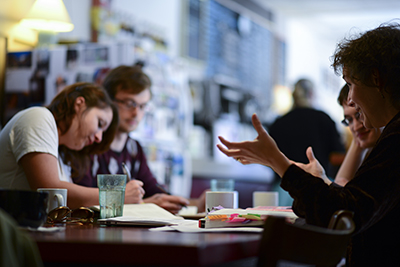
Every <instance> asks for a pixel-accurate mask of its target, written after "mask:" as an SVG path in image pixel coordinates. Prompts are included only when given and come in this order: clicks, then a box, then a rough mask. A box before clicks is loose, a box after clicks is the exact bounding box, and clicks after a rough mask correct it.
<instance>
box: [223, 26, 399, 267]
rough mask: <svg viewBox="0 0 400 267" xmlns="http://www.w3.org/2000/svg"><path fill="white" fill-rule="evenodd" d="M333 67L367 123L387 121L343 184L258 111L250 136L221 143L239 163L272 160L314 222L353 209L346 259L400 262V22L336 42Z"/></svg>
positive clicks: (297, 205)
mask: <svg viewBox="0 0 400 267" xmlns="http://www.w3.org/2000/svg"><path fill="white" fill-rule="evenodd" d="M332 66H333V67H334V70H335V72H336V73H338V74H339V73H340V74H342V75H343V79H344V80H345V81H346V83H347V84H348V86H349V95H348V100H347V104H348V105H349V106H351V107H354V108H355V109H356V111H357V112H359V113H360V120H361V121H362V122H363V125H364V127H365V128H367V129H372V128H381V127H384V129H383V131H382V133H381V136H380V138H379V139H378V141H377V142H376V145H375V146H374V147H373V149H372V150H371V152H370V153H369V155H368V156H367V157H366V158H365V160H364V161H363V162H362V164H361V166H360V168H359V169H358V170H357V172H356V174H355V175H354V177H353V179H351V180H350V181H349V182H348V183H347V184H346V185H345V186H344V187H342V186H338V185H337V184H336V183H332V182H331V181H330V180H329V179H324V178H323V177H319V176H316V175H313V174H311V173H309V172H306V171H304V170H303V169H301V168H300V167H299V166H296V164H294V163H293V162H291V161H290V160H289V159H288V158H287V157H286V156H285V155H284V154H283V153H282V152H281V151H280V150H279V149H278V147H277V145H276V143H275V142H274V140H273V139H272V138H271V137H270V136H269V135H268V133H267V132H266V131H265V129H264V128H263V127H262V124H261V122H260V121H259V119H258V117H257V115H255V114H254V115H253V117H252V121H253V126H254V128H255V129H256V131H257V133H258V136H257V138H256V139H255V140H252V141H243V142H229V141H228V140H226V139H224V138H223V137H220V141H221V142H222V144H218V145H217V146H218V148H219V149H220V150H221V152H223V153H224V154H226V155H227V156H229V157H232V158H234V159H237V160H238V161H240V162H241V163H242V164H251V163H258V164H263V165H266V166H269V167H271V168H272V169H273V170H274V171H275V172H276V173H278V174H279V176H280V177H282V180H281V187H282V188H283V189H285V190H287V191H288V192H289V193H290V194H291V196H292V197H293V198H294V202H293V206H292V207H293V210H294V212H295V213H296V214H297V215H298V216H299V217H303V218H305V220H306V222H307V223H309V224H314V225H319V226H325V227H326V226H327V225H328V222H329V220H330V217H331V216H332V214H333V213H334V212H335V211H337V210H343V209H344V210H350V211H352V212H354V218H353V219H354V222H355V224H356V231H355V234H354V235H353V236H352V238H351V241H350V244H349V249H348V253H347V261H346V264H347V266H397V265H398V264H399V262H400V254H399V253H398V251H399V250H400V228H399V227H398V222H399V220H400V176H399V175H400V164H399V158H400V75H399V70H400V24H394V23H393V24H387V25H381V26H379V27H377V28H376V29H373V30H369V31H367V32H365V33H363V34H361V35H360V36H355V37H353V38H349V39H345V40H343V41H342V42H340V43H339V44H338V45H337V48H336V50H335V52H334V55H333V63H332Z"/></svg>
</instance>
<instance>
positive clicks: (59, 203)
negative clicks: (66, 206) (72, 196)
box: [54, 194, 64, 207]
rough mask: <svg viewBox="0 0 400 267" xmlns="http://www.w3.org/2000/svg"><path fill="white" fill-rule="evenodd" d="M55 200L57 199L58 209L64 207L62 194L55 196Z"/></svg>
mask: <svg viewBox="0 0 400 267" xmlns="http://www.w3.org/2000/svg"><path fill="white" fill-rule="evenodd" d="M54 198H55V199H57V207H60V206H63V203H64V198H63V196H62V195H61V194H55V195H54Z"/></svg>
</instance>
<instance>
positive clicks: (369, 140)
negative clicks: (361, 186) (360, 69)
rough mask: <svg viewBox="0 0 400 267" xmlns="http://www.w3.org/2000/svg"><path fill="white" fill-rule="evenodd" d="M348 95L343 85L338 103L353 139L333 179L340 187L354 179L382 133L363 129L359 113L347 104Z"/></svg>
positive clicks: (379, 130)
mask: <svg viewBox="0 0 400 267" xmlns="http://www.w3.org/2000/svg"><path fill="white" fill-rule="evenodd" d="M348 94H349V87H348V86H347V84H345V85H344V86H343V87H342V89H341V91H340V94H339V97H338V103H339V104H340V105H341V106H342V107H343V114H344V119H343V120H342V124H343V125H345V126H348V127H349V129H350V132H351V134H352V137H353V138H352V142H351V144H350V147H349V149H348V150H347V153H346V156H345V158H344V160H343V163H342V165H341V166H340V168H339V170H338V172H337V174H336V177H335V183H337V184H340V185H342V186H344V185H345V184H346V183H347V182H348V181H350V180H351V179H352V178H353V177H354V174H355V173H356V171H357V169H358V168H359V167H360V165H361V163H362V162H363V160H364V158H365V157H366V156H367V155H368V153H369V151H370V150H371V149H372V147H373V146H374V145H375V144H376V141H377V140H378V138H379V136H380V135H381V133H382V130H381V129H375V128H373V129H367V128H365V127H364V125H363V123H362V121H361V120H360V113H359V112H357V110H356V109H355V108H354V107H351V106H349V105H348V104H347V97H348Z"/></svg>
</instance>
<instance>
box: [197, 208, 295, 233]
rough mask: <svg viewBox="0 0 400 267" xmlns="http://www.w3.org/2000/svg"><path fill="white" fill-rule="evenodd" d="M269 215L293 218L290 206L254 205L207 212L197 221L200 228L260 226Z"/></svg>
mask: <svg viewBox="0 0 400 267" xmlns="http://www.w3.org/2000/svg"><path fill="white" fill-rule="evenodd" d="M269 215H274V216H284V217H288V218H289V219H290V220H295V219H296V218H297V216H296V215H295V214H294V213H293V211H292V210H291V208H290V207H256V208H247V209H221V210H217V211H213V212H211V213H209V214H208V215H207V216H206V217H205V218H204V219H203V220H200V221H199V227H201V228H220V227H262V226H263V225H264V222H265V220H266V218H267V216H269Z"/></svg>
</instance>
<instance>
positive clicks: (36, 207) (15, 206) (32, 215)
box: [0, 188, 49, 228]
mask: <svg viewBox="0 0 400 267" xmlns="http://www.w3.org/2000/svg"><path fill="white" fill-rule="evenodd" d="M48 196H49V195H48V194H47V193H46V192H36V191H28V190H26V191H25V190H17V189H4V188H0V209H3V210H4V211H5V212H7V213H8V214H9V215H11V217H13V218H14V219H15V220H16V221H17V223H18V225H19V226H22V227H31V228H38V227H39V226H42V225H43V224H44V223H45V222H46V219H47V212H46V208H47V200H48Z"/></svg>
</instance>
